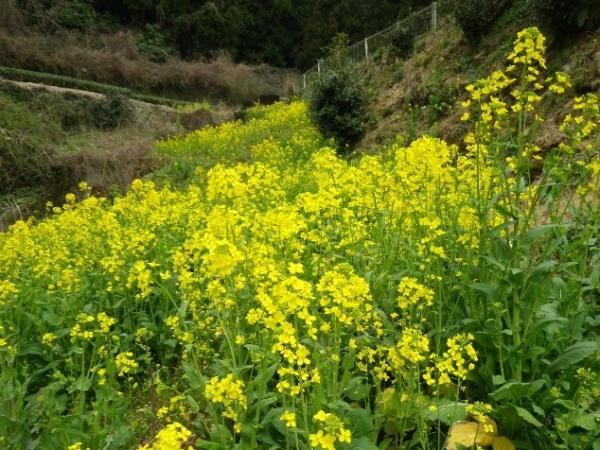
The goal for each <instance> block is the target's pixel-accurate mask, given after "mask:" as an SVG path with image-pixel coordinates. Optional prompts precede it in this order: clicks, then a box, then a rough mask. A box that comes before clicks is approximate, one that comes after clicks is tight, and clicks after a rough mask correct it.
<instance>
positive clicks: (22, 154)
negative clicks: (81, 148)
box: [0, 94, 61, 194]
mask: <svg viewBox="0 0 600 450" xmlns="http://www.w3.org/2000/svg"><path fill="white" fill-rule="evenodd" d="M60 136H61V130H60V127H59V125H57V124H56V123H55V122H54V121H52V120H47V117H45V116H44V115H43V114H41V113H37V112H35V111H32V110H31V109H29V108H28V107H26V106H25V104H23V103H20V102H17V101H14V100H12V99H11V98H10V97H8V96H6V95H4V94H0V194H5V193H8V192H11V191H13V190H14V189H19V188H24V187H29V186H35V185H36V184H38V183H40V182H43V181H44V180H47V179H48V178H49V177H50V176H51V167H50V156H49V155H50V150H49V147H48V143H50V142H56V141H57V140H58V139H59V137H60Z"/></svg>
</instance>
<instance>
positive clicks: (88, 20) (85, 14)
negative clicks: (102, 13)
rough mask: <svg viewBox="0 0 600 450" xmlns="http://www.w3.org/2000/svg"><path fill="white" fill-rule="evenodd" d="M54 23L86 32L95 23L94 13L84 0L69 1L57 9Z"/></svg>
mask: <svg viewBox="0 0 600 450" xmlns="http://www.w3.org/2000/svg"><path fill="white" fill-rule="evenodd" d="M56 21H57V22H58V23H59V24H60V25H62V26H64V27H67V28H71V29H74V30H87V29H89V28H92V27H93V26H94V25H95V23H96V11H95V10H94V8H93V7H92V5H91V4H90V3H89V2H87V1H85V0H70V1H67V2H65V3H64V4H63V5H62V6H61V7H60V8H59V9H58V11H57V12H56Z"/></svg>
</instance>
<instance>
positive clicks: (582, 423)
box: [575, 414, 600, 431]
mask: <svg viewBox="0 0 600 450" xmlns="http://www.w3.org/2000/svg"><path fill="white" fill-rule="evenodd" d="M597 420H600V414H584V415H582V416H581V417H579V418H577V420H576V421H575V425H577V426H578V427H580V428H583V429H584V430H587V431H594V430H595V429H596V427H599V426H600V425H598V424H597V423H596V421H597Z"/></svg>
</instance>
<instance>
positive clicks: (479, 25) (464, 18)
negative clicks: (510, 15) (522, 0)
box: [452, 0, 510, 46]
mask: <svg viewBox="0 0 600 450" xmlns="http://www.w3.org/2000/svg"><path fill="white" fill-rule="evenodd" d="M509 4H510V0H452V6H453V11H454V17H455V18H456V21H457V23H458V25H459V26H460V28H461V30H462V31H463V33H464V35H465V37H466V38H467V41H469V44H470V45H471V46H475V45H477V43H479V41H480V40H481V38H482V37H483V35H484V34H485V33H486V32H487V31H488V30H489V28H490V27H491V26H492V25H493V23H494V22H495V21H496V19H497V18H498V16H499V15H500V14H501V13H502V11H504V9H505V8H506V7H507V6H508V5H509Z"/></svg>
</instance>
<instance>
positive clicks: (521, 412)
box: [515, 406, 542, 428]
mask: <svg viewBox="0 0 600 450" xmlns="http://www.w3.org/2000/svg"><path fill="white" fill-rule="evenodd" d="M515 411H516V412H517V415H518V416H519V417H520V418H521V419H523V420H524V421H525V422H527V423H528V424H530V425H533V426H534V427H537V428H540V427H541V426H542V423H541V422H540V421H539V420H537V419H536V418H535V417H533V414H531V413H530V412H529V411H527V410H526V409H525V408H521V407H519V406H515Z"/></svg>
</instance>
